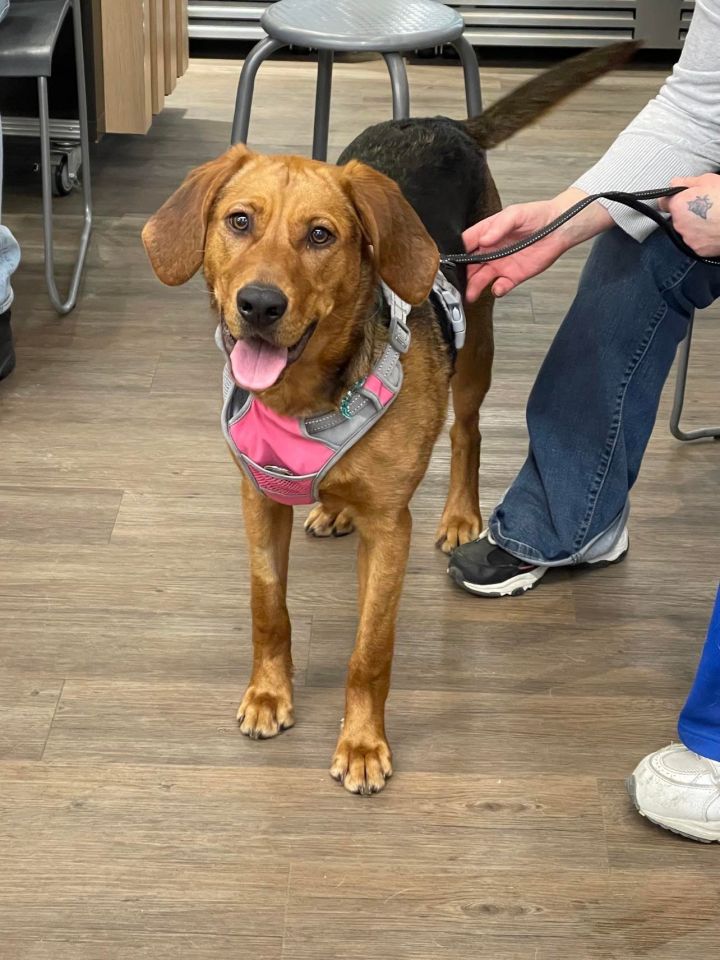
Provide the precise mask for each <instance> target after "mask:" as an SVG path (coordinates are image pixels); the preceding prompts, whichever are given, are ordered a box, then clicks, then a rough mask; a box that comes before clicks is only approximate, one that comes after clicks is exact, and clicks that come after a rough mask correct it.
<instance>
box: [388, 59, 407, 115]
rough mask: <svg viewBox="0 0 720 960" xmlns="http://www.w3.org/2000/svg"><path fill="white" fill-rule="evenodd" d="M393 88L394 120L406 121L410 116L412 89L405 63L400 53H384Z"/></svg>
mask: <svg viewBox="0 0 720 960" xmlns="http://www.w3.org/2000/svg"><path fill="white" fill-rule="evenodd" d="M383 57H384V58H385V63H386V64H387V68H388V73H389V74H390V86H391V87H392V99H393V120H405V119H406V118H407V117H409V116H410V88H409V87H408V78H407V71H406V70H405V61H404V60H403V58H402V57H401V56H400V54H399V53H384V54H383Z"/></svg>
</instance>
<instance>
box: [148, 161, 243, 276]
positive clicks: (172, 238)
mask: <svg viewBox="0 0 720 960" xmlns="http://www.w3.org/2000/svg"><path fill="white" fill-rule="evenodd" d="M250 156H252V154H251V152H250V151H249V150H248V149H247V147H246V146H244V145H243V144H238V145H237V146H234V147H231V148H230V150H227V151H226V152H225V153H223V154H222V156H219V157H217V159H215V160H210V161H209V162H208V163H204V164H203V165H202V166H201V167H197V168H196V169H195V170H192V171H191V172H190V173H189V174H188V175H187V177H185V179H184V180H183V182H182V184H181V185H180V186H179V187H178V189H177V190H176V191H175V193H174V194H173V195H172V196H171V197H170V198H169V199H168V200H166V201H165V203H164V204H163V205H162V206H161V207H160V209H159V210H158V212H157V213H156V214H154V215H153V216H152V217H150V219H149V220H148V222H147V223H146V224H145V226H144V228H143V232H142V240H143V243H144V244H145V250H146V251H147V255H148V257H150V263H151V264H152V268H153V270H154V271H155V273H156V274H157V276H158V277H159V278H160V280H162V282H163V283H167V284H168V285H169V286H171V287H174V286H177V285H178V284H180V283H185V282H186V281H187V280H189V279H190V277H192V276H193V274H195V273H197V271H198V270H199V269H200V266H201V264H202V261H203V251H204V247H205V233H206V231H207V225H208V216H209V213H210V208H211V206H212V204H213V201H214V199H215V197H216V195H217V192H218V190H219V189H220V188H221V187H222V185H223V184H224V183H226V182H227V181H228V180H229V179H230V177H231V176H232V175H233V174H234V173H236V172H237V171H238V170H239V169H240V167H241V166H242V165H243V163H245V161H246V160H247V159H248V157H250Z"/></svg>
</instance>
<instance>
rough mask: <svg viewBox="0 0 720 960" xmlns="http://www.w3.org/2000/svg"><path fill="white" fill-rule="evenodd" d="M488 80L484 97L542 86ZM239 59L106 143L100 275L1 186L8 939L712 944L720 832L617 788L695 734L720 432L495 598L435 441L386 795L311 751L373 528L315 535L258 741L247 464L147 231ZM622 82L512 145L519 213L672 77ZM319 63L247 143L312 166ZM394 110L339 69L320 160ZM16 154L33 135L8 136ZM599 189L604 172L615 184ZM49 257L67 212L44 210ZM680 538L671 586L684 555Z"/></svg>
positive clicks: (0, 772) (191, 78) (2, 795)
mask: <svg viewBox="0 0 720 960" xmlns="http://www.w3.org/2000/svg"><path fill="white" fill-rule="evenodd" d="M531 72H532V71H531V70H529V69H526V68H500V67H497V68H495V67H493V68H484V69H483V72H482V76H483V84H484V95H485V97H486V100H487V101H488V102H490V101H492V100H494V99H496V98H497V97H498V96H500V95H501V94H502V93H505V92H507V91H509V90H510V89H512V88H513V87H514V86H515V85H516V84H517V83H519V82H520V81H521V80H523V79H525V78H526V77H527V76H529V75H530V74H531ZM237 73H238V64H237V63H231V62H224V61H207V60H205V61H204V60H193V61H192V62H191V65H190V69H189V71H188V73H187V75H186V76H185V77H183V78H182V79H181V80H180V81H179V82H178V86H177V88H176V90H175V91H174V93H173V94H172V96H171V97H169V98H168V101H167V109H166V110H165V111H164V112H163V113H162V114H161V115H159V116H158V117H157V118H156V119H155V121H154V124H153V127H152V129H151V130H150V132H149V134H148V135H147V136H146V137H107V138H106V139H105V140H103V141H102V142H101V143H100V144H99V145H98V146H97V147H96V149H95V151H94V164H93V188H94V194H95V201H96V229H95V232H94V235H93V242H92V246H91V251H90V255H89V260H88V270H87V275H86V278H85V282H84V289H83V295H82V298H81V301H80V304H79V306H78V308H77V309H76V311H75V312H74V313H72V314H70V315H69V316H67V317H63V318H58V317H56V316H55V315H54V313H53V312H52V310H51V309H50V307H49V305H48V302H47V298H46V295H45V290H44V286H43V264H42V234H41V224H40V218H39V197H38V194H37V188H36V185H34V184H32V183H28V182H21V181H10V182H8V183H7V184H6V190H5V196H4V210H3V215H4V217H5V220H6V221H7V223H8V224H9V225H10V227H11V228H12V229H13V230H14V231H15V232H16V233H17V235H18V237H19V239H20V241H21V243H22V247H23V263H22V266H21V268H20V271H19V273H18V275H17V282H16V284H15V287H16V295H17V296H16V302H15V305H14V307H13V318H14V324H15V328H16V335H17V345H18V368H17V370H16V372H15V373H14V374H13V376H12V377H11V378H10V379H9V380H8V381H7V382H5V383H3V384H2V386H0V449H1V451H2V454H1V460H0V464H1V466H0V557H1V558H2V560H1V561H0V665H1V668H2V673H1V674H0V877H2V880H0V942H1V943H2V947H1V948H0V955H1V956H2V958H3V960H146V958H147V960H150V958H152V960H170V958H173V960H175V958H180V960H186V958H187V960H216V958H220V957H223V958H226V957H227V956H229V955H231V956H235V955H238V956H252V957H254V958H256V960H305V958H307V960H326V958H327V960H354V958H358V960H359V958H361V957H362V958H363V960H364V958H366V957H367V956H368V955H371V956H379V957H388V958H389V957H392V958H397V960H446V958H448V960H449V958H453V960H466V958H467V960H561V958H566V957H573V958H577V960H586V958H587V960H596V958H597V960H600V958H602V960H634V958H637V960H639V958H641V957H642V958H652V960H685V958H686V957H687V956H697V957H710V956H714V955H715V953H716V952H717V943H718V932H719V930H718V927H719V922H718V920H717V899H718V895H720V860H718V855H717V851H716V848H714V847H703V846H700V845H697V844H692V843H689V842H688V841H684V840H682V839H681V838H678V837H675V836H673V835H670V834H665V833H662V832H661V831H659V830H657V829H656V828H654V827H652V826H651V825H650V824H648V823H646V822H645V821H643V820H642V819H641V818H639V817H638V816H637V815H636V813H635V812H634V810H633V808H632V805H631V804H630V801H629V800H628V798H627V795H626V793H625V790H624V786H623V780H624V778H625V776H627V774H628V773H629V772H630V771H631V769H632V767H633V766H634V764H635V763H636V762H637V760H639V759H640V757H641V756H643V754H644V753H646V752H647V751H649V750H652V749H655V748H657V747H658V746H661V745H662V744H663V743H665V742H667V741H669V740H670V739H671V738H672V737H673V736H674V725H675V720H676V716H677V712H678V710H679V708H680V706H681V704H682V701H683V698H684V696H685V694H686V692H687V689H688V686H689V684H690V682H691V679H692V676H693V672H694V669H695V664H696V661H697V657H698V654H699V651H700V648H701V644H702V640H703V636H704V631H705V627H706V624H707V618H708V615H709V611H710V605H711V602H712V598H713V594H714V590H715V585H716V581H717V547H716V541H717V530H718V526H719V521H720V504H719V503H718V498H717V489H718V482H719V481H720V447H718V446H717V445H713V444H712V443H702V444H697V445H694V446H684V445H680V444H678V443H677V442H676V441H675V440H673V439H672V438H671V437H670V435H669V433H668V430H667V416H668V411H669V395H670V389H669V388H668V391H666V396H665V397H664V400H663V405H662V409H661V413H660V417H659V420H658V424H657V428H656V430H655V433H654V435H653V439H652V441H651V444H650V447H649V450H648V453H647V456H646V461H645V464H644V467H643V471H642V474H641V477H640V480H639V482H638V484H637V486H636V489H635V492H634V494H633V515H632V522H631V538H632V550H631V553H630V556H629V557H628V559H627V561H626V562H625V563H623V564H622V565H620V566H618V567H614V568H611V569H608V570H606V571H603V572H599V573H594V574H591V575H587V574H585V575H582V574H572V573H569V572H567V571H559V572H556V573H553V574H551V575H549V576H548V577H547V579H546V581H545V582H543V584H542V586H541V587H540V588H539V589H538V590H537V591H534V592H533V593H531V594H529V595H528V596H526V597H523V598H518V599H513V600H507V601H502V602H487V603H483V602H479V601H476V600H474V599H473V598H471V597H468V596H466V595H464V594H461V593H460V592H458V591H457V590H456V589H455V588H454V587H453V586H452V584H450V583H449V582H448V580H447V578H446V577H445V574H444V568H445V561H444V558H443V557H442V556H440V555H439V554H438V553H437V552H435V551H434V550H433V546H432V539H433V532H434V528H435V524H436V521H437V517H438V514H439V512H440V510H441V507H442V501H443V497H444V493H445V489H446V483H447V471H448V462H449V444H448V439H447V436H446V435H445V436H443V438H442V439H441V440H440V442H439V443H438V447H437V450H436V452H435V455H434V457H433V461H432V464H431V467H430V470H429V473H428V476H427V478H426V479H425V481H424V482H423V484H422V487H421V489H420V490H419V492H418V495H417V496H416V498H415V502H414V505H413V510H414V517H415V526H414V532H413V544H412V553H411V557H410V564H409V570H408V577H407V583H406V588H405V593H404V596H403V601H402V605H401V613H400V620H399V625H398V643H397V654H396V660H395V669H394V687H393V692H392V695H391V698H390V702H389V708H388V727H389V732H390V737H391V741H392V744H393V747H394V749H395V752H396V766H397V772H396V776H395V777H394V778H393V780H392V782H391V783H390V784H389V786H388V788H387V790H386V791H385V792H384V793H383V794H381V795H380V796H378V797H375V798H373V799H372V800H370V801H363V800H360V799H358V798H354V797H350V796H349V795H347V794H345V793H344V792H343V791H342V790H340V789H339V788H338V787H337V786H336V785H335V784H334V783H332V782H331V781H330V779H329V778H328V776H327V773H326V767H327V764H328V761H329V757H330V754H331V751H332V747H333V743H334V739H335V736H336V734H337V730H338V725H339V722H340V718H341V715H342V684H343V678H344V670H345V664H346V661H347V657H348V654H349V651H350V649H351V646H352V641H353V631H354V626H355V611H354V596H355V560H354V551H355V544H354V542H353V539H352V538H347V539H344V540H332V541H329V542H323V541H314V540H308V539H306V538H305V537H304V536H303V534H302V528H301V521H302V517H303V514H304V511H302V510H299V511H298V518H297V520H296V530H295V537H294V541H293V546H292V559H291V579H290V607H291V613H292V616H293V622H294V631H295V633H294V652H295V661H296V665H297V708H298V709H297V715H298V723H297V726H296V727H295V728H294V729H293V730H291V731H288V732H287V733H285V734H284V735H283V736H282V737H280V738H278V739H276V740H273V741H269V742H266V743H255V742H251V741H248V740H246V739H244V738H243V737H242V736H241V735H240V734H239V732H238V730H237V726H236V723H235V710H236V706H237V702H238V699H239V697H240V694H241V692H242V688H243V683H244V680H245V677H246V675H247V672H248V669H249V664H250V644H249V637H250V634H249V613H248V589H247V583H248V580H247V557H246V551H245V545H244V538H243V532H242V520H241V517H240V504H239V497H238V478H237V474H236V472H235V469H234V468H233V466H232V464H231V463H230V461H229V459H228V456H227V453H226V450H225V447H224V443H223V440H222V437H221V434H220V430H219V425H218V412H219V404H218V400H219V386H220V384H219V378H220V368H221V360H220V357H219V355H218V354H217V351H216V349H215V347H214V344H213V341H212V331H213V319H212V317H211V315H210V312H209V309H208V306H207V298H206V294H205V290H204V288H203V284H202V281H201V280H200V279H195V280H194V281H193V282H192V283H191V284H189V285H188V286H186V287H184V288H180V289H168V288H165V287H162V286H161V285H160V284H159V282H157V281H156V280H155V279H154V278H153V276H152V274H151V272H150V269H149V266H148V264H147V262H146V260H145V255H144V252H143V251H142V248H141V245H140V242H139V232H140V229H141V226H142V224H143V223H144V221H145V220H146V219H147V217H148V216H149V214H150V213H152V212H153V211H154V210H155V209H156V208H157V207H158V206H159V205H160V204H161V203H162V202H163V201H164V200H165V199H166V197H167V196H168V195H169V193H170V192H171V191H172V190H173V189H174V188H175V187H176V186H177V184H178V183H179V181H180V180H181V178H182V177H183V176H184V174H185V172H186V171H187V170H189V169H190V168H191V167H193V166H195V165H197V164H199V163H201V162H203V161H204V160H207V159H209V158H211V157H213V156H215V155H216V154H217V153H219V152H220V151H221V150H222V149H224V147H225V146H226V144H227V142H228V138H229V130H230V123H229V121H230V117H231V113H232V103H233V98H234V92H235V84H236V80H237ZM409 73H410V81H411V91H412V97H413V112H414V113H415V114H416V115H433V114H446V115H451V116H452V115H454V116H459V115H461V112H462V104H463V92H462V80H461V73H460V70H459V68H457V67H455V66H452V65H430V64H424V65H411V66H410V68H409ZM663 75H664V73H663V71H661V70H659V69H653V68H641V69H633V70H630V71H626V72H623V73H619V74H615V75H613V76H610V77H606V78H604V79H603V80H602V81H600V82H599V83H597V84H596V85H595V86H594V87H593V88H592V89H590V90H586V91H583V92H581V93H579V94H578V95H576V96H574V97H572V98H571V99H570V100H568V101H567V102H566V104H564V105H563V106H562V107H561V108H559V109H558V110H557V111H555V112H554V113H552V114H550V115H549V116H548V117H546V118H544V119H543V120H542V121H541V122H540V123H538V124H537V125H536V126H535V127H533V128H531V129H529V130H526V131H523V132H521V133H520V134H519V135H518V136H517V137H515V138H514V139H513V140H512V141H510V142H508V143H506V144H503V145H502V146H501V147H500V148H499V149H498V150H496V151H495V152H494V154H493V155H492V157H491V164H492V169H493V171H494V174H495V177H496V179H497V181H498V184H499V187H500V190H501V193H502V196H503V199H504V201H505V202H507V203H509V202H517V201H520V200H529V199H535V198H537V197H542V196H547V195H550V194H552V193H554V192H557V191H558V190H559V189H561V188H562V187H564V186H565V185H567V183H568V182H570V181H571V180H572V179H573V178H574V177H576V176H577V175H578V174H580V173H581V172H582V171H583V170H584V169H586V168H587V167H588V166H589V165H590V164H591V163H592V162H593V160H594V159H595V158H596V157H597V156H598V154H599V153H600V152H601V151H602V150H603V149H604V147H605V146H606V145H607V144H608V143H609V142H610V141H611V139H612V137H613V136H614V135H615V134H616V133H617V132H618V131H619V130H620V129H622V127H623V126H624V125H625V123H626V122H627V121H628V120H630V119H631V117H632V116H633V115H634V113H635V112H636V111H637V110H638V109H640V108H641V107H642V105H643V104H644V103H645V102H646V101H647V99H648V98H649V97H650V96H652V95H653V94H654V92H655V91H656V90H657V88H658V86H659V84H660V83H661V81H662V78H663ZM314 84H315V68H314V66H313V65H312V64H310V63H306V62H295V61H282V60H280V61H276V62H272V63H269V64H266V65H265V66H264V67H263V70H262V71H261V74H260V76H259V79H258V83H257V90H256V99H255V109H254V112H253V120H252V127H251V143H252V145H253V146H255V147H256V148H258V149H265V150H269V151H271V152H278V151H284V150H291V151H294V152H302V153H308V152H309V147H310V141H311V132H312V122H311V109H312V103H313V97H314ZM389 109H390V97H389V89H388V84H387V77H386V73H385V68H384V66H383V64H382V63H378V62H371V63H359V64H338V66H337V67H336V71H335V77H334V89H333V115H332V123H331V131H330V151H331V157H335V156H337V154H338V153H339V151H340V149H342V147H343V146H344V145H345V143H347V142H348V141H349V140H350V139H351V138H352V137H353V136H354V135H355V134H356V133H357V132H359V130H360V129H362V128H363V127H364V126H366V125H368V124H370V123H373V122H376V121H378V120H381V119H384V118H385V117H387V116H388V114H389ZM7 146H8V148H9V149H12V145H11V144H8V145H7ZM608 186H610V185H608ZM56 211H57V213H58V215H59V216H58V238H59V253H58V262H59V269H60V271H62V270H63V269H65V270H67V268H68V267H69V264H70V262H71V258H72V254H73V248H72V241H73V239H74V237H75V231H76V229H77V217H76V211H77V198H70V199H68V200H64V201H56ZM586 255H587V247H583V248H581V249H578V250H574V251H572V252H571V253H570V254H569V255H568V256H567V257H565V258H564V259H563V260H562V261H561V262H560V263H559V264H557V265H556V266H555V267H553V269H552V270H551V271H549V272H548V273H547V274H546V275H544V276H543V277H540V278H537V279H535V280H533V281H532V282H531V283H529V284H527V285H525V286H524V287H523V288H522V289H521V290H520V291H518V292H516V293H515V294H513V295H512V296H510V297H508V298H507V299H506V300H503V301H502V302H500V303H498V305H497V309H496V337H497V358H496V365H495V375H494V385H493V388H492V390H491V392H490V395H489V397H488V399H487V402H486V404H485V406H484V407H483V411H482V424H483V432H484V443H483V462H482V502H483V508H484V510H485V512H486V513H487V512H488V511H489V510H490V509H491V508H492V505H493V503H494V502H496V500H497V498H498V497H499V496H500V495H501V494H502V492H503V490H504V489H505V487H506V486H507V484H508V482H509V480H510V479H511V478H512V476H513V473H514V471H515V470H517V468H518V467H519V466H520V464H521V463H522V460H523V457H524V454H525V448H526V442H527V437H526V432H525V425H524V405H525V401H526V398H527V394H528V391H529V389H530V386H531V384H532V381H533V378H534V375H535V373H536V371H537V369H538V366H539V364H540V362H541V361H542V358H543V355H544V353H545V351H546V349H547V347H548V345H549V343H550V341H551V339H552V337H553V335H554V332H555V330H556V328H557V325H558V323H559V321H560V319H561V317H562V315H563V312H564V310H565V309H566V308H567V306H568V304H569V302H570V300H571V298H572V295H573V291H574V287H575V284H576V282H577V277H578V273H579V270H580V269H581V267H582V264H583V262H584V260H585V257H586ZM719 319H720V309H718V307H715V308H713V309H711V310H708V311H706V312H705V313H704V314H702V315H701V316H700V317H699V318H698V322H697V333H696V342H695V345H694V350H693V360H692V367H691V374H690V382H689V387H688V402H687V418H688V422H689V424H690V425H695V424H700V423H703V422H710V421H717V420H718V419H719V418H720V414H719V413H718V409H719V408H720V403H719V402H718V401H719V399H720V396H719V393H718V386H717V369H718V361H719V360H720V340H719V339H718V336H717V323H718V320H719ZM678 551H680V552H681V553H682V556H683V564H682V571H681V580H680V582H679V580H678V569H677V564H675V563H673V562H671V560H670V557H671V555H673V554H677V552H678Z"/></svg>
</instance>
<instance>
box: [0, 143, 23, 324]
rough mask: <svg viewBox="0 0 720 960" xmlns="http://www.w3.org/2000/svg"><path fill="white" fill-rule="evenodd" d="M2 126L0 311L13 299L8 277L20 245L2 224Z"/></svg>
mask: <svg viewBox="0 0 720 960" xmlns="http://www.w3.org/2000/svg"><path fill="white" fill-rule="evenodd" d="M2 169H3V156H2V126H1V125H0V313H5V311H6V310H8V309H9V307H10V304H11V303H12V301H13V292H12V287H11V286H10V277H11V276H12V275H13V273H14V272H15V270H16V269H17V265H18V264H19V263H20V247H19V246H18V245H17V241H16V239H15V237H14V236H13V235H12V234H11V233H10V231H9V230H8V228H7V227H4V226H3V225H2Z"/></svg>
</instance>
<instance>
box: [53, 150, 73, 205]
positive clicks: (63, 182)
mask: <svg viewBox="0 0 720 960" xmlns="http://www.w3.org/2000/svg"><path fill="white" fill-rule="evenodd" d="M72 188H73V184H72V180H71V179H70V168H69V166H68V162H67V158H66V157H64V158H63V159H62V160H61V161H60V162H59V163H58V164H57V166H56V167H55V169H54V170H53V195H54V196H56V197H67V196H68V194H70V193H72Z"/></svg>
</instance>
